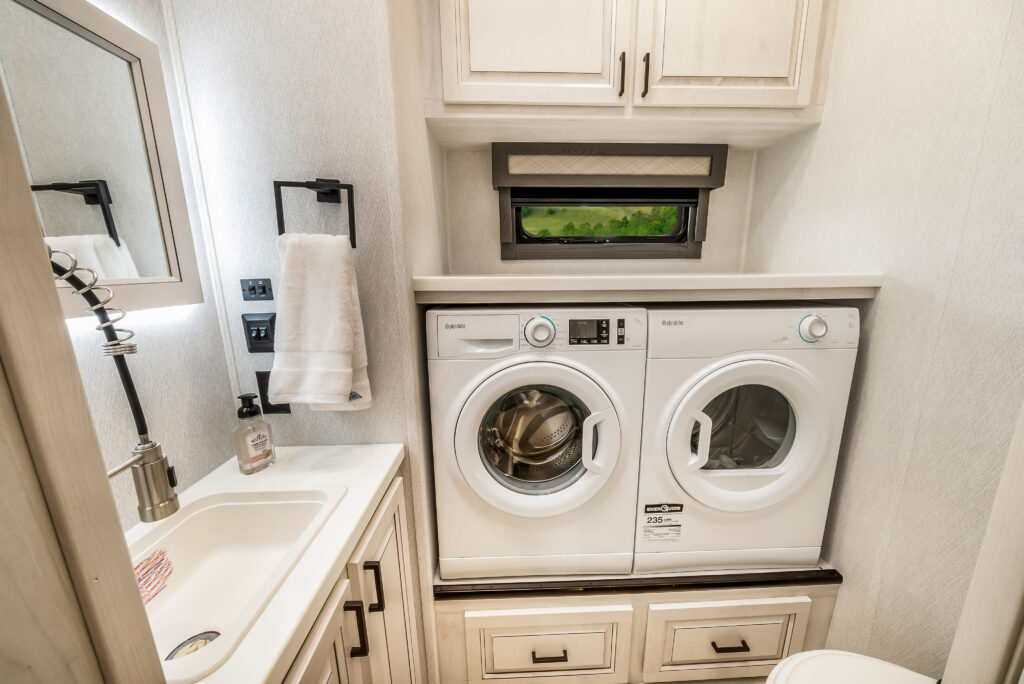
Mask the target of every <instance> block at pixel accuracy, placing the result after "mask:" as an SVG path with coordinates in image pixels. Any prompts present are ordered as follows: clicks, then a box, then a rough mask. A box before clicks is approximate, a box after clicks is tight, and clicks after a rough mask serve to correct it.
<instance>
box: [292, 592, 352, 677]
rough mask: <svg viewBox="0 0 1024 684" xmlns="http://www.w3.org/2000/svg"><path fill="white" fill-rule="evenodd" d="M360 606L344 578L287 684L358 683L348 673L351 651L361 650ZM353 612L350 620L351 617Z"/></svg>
mask: <svg viewBox="0 0 1024 684" xmlns="http://www.w3.org/2000/svg"><path fill="white" fill-rule="evenodd" d="M357 605H359V606H362V602H360V601H353V600H352V583H351V582H349V580H348V578H347V577H343V578H342V579H341V581H339V582H338V584H337V585H336V586H335V587H334V590H333V591H332V592H331V595H330V597H328V599H327V603H325V604H324V607H323V610H322V611H321V612H320V617H318V618H317V621H316V623H315V624H314V625H313V629H312V630H311V631H310V633H309V636H308V637H306V642H305V643H304V644H303V645H302V650H300V651H299V655H298V656H297V657H296V658H295V662H294V663H293V664H292V668H291V670H289V671H288V676H287V677H286V678H285V682H287V684H353V682H354V681H356V680H353V679H351V678H350V677H349V675H348V671H349V666H350V664H351V661H352V660H354V658H353V657H352V656H351V655H350V654H351V652H352V649H353V648H357V649H358V648H359V646H360V644H358V642H356V643H353V637H356V638H357V639H358V635H359V624H358V622H357V619H359V618H357V617H356V614H355V608H356V606H357ZM346 607H347V608H348V610H346ZM350 612H351V615H352V617H351V618H349V617H348V615H349V614H350ZM357 653H358V651H357Z"/></svg>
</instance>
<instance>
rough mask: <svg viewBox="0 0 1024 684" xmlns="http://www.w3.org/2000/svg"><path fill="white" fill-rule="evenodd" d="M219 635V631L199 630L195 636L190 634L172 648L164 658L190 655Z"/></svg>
mask: <svg viewBox="0 0 1024 684" xmlns="http://www.w3.org/2000/svg"><path fill="white" fill-rule="evenodd" d="M219 636H220V632H200V633H199V634H196V635H195V636H190V637H189V638H188V639H185V640H184V641H182V642H181V643H180V644H178V645H177V646H175V647H174V650H173V651H171V652H170V654H169V655H168V656H167V657H166V658H164V660H177V659H178V658H184V657H185V656H187V655H192V654H193V653H195V652H196V651H198V650H199V649H201V648H203V647H204V646H206V645H207V644H209V643H210V642H211V641H213V640H214V639H216V638H217V637H219Z"/></svg>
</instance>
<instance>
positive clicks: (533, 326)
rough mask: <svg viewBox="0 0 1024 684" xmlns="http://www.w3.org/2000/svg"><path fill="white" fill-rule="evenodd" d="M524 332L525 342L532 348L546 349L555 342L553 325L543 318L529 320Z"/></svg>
mask: <svg viewBox="0 0 1024 684" xmlns="http://www.w3.org/2000/svg"><path fill="white" fill-rule="evenodd" d="M525 332H526V341H527V342H529V343H530V344H532V345H533V346H534V347H546V346H548V345H549V344H551V343H552V342H554V341H555V324H554V323H552V322H551V321H550V320H548V319H547V318H544V317H543V316H538V317H537V318H531V319H530V320H529V322H528V323H527V324H526V331H525Z"/></svg>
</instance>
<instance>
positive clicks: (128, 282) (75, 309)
mask: <svg viewBox="0 0 1024 684" xmlns="http://www.w3.org/2000/svg"><path fill="white" fill-rule="evenodd" d="M13 1H14V2H17V3H18V4H19V5H22V6H24V7H26V8H28V9H30V10H32V11H33V12H35V13H37V14H39V15H41V16H43V17H44V18H46V19H49V20H51V21H53V22H55V23H57V24H59V25H61V26H63V27H64V28H66V29H68V30H69V31H71V32H73V33H75V34H77V35H79V36H81V37H82V38H84V39H85V40H88V41H89V42H91V43H94V44H96V45H98V46H99V47H101V48H103V49H105V50H107V51H109V52H111V53H113V54H115V55H117V56H119V57H121V58H122V59H124V60H125V61H126V62H128V65H129V67H130V68H131V76H132V81H133V83H134V85H135V96H136V100H137V102H138V107H139V119H140V120H141V122H142V131H143V136H144V138H145V140H146V147H147V150H146V152H147V155H148V158H149V166H150V174H151V176H152V181H153V194H154V196H155V197H156V204H157V212H158V214H159V216H160V223H161V225H160V232H161V234H162V236H163V243H164V251H165V254H166V256H167V266H168V271H169V275H167V276H150V277H142V278H133V279H119V278H113V279H109V280H102V281H100V284H102V285H104V286H106V287H110V289H111V290H113V292H114V299H113V300H112V302H111V305H112V306H116V307H118V308H121V309H124V310H125V311H128V312H131V311H138V310H140V309H151V308H156V307H162V306H175V305H179V304H201V303H202V302H203V290H202V284H201V282H200V280H199V267H198V264H197V262H196V253H195V245H194V243H193V241H192V228H191V225H190V223H189V217H188V206H187V204H186V201H185V187H184V181H183V180H182V177H181V167H180V165H179V163H178V150H177V145H176V144H175V140H174V126H173V123H172V119H171V110H170V104H169V101H168V96H167V87H166V84H165V82H164V74H163V67H162V65H161V61H160V49H159V48H158V47H157V45H156V43H154V42H152V41H151V40H149V39H148V38H146V37H144V36H142V35H141V34H139V33H137V32H136V31H134V30H132V29H131V28H129V27H128V26H126V25H124V24H122V23H121V22H120V21H118V20H117V19H115V18H114V17H112V16H110V15H108V14H107V13H105V12H104V11H103V10H101V9H99V8H98V7H96V6H95V5H93V4H91V3H89V2H87V0H45V1H39V0H13ZM8 95H9V94H8ZM11 108H12V110H13V108H14V104H13V102H12V103H11ZM24 161H25V160H24V159H22V162H23V163H24ZM25 170H26V175H28V176H29V177H31V170H30V169H29V168H27V166H26V169H25ZM61 180H64V179H61ZM67 180H75V179H67ZM57 285H58V294H59V297H60V302H61V306H62V307H63V309H64V315H65V317H66V318H75V317H79V316H88V315H91V314H90V313H89V312H88V311H86V310H85V307H86V304H85V302H84V300H82V298H81V297H79V296H76V295H75V294H73V293H72V291H71V288H70V287H69V286H68V285H67V284H66V283H58V284H57Z"/></svg>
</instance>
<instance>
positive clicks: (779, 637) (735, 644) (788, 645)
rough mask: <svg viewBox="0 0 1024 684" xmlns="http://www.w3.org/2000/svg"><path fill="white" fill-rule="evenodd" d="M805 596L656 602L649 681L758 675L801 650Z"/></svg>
mask: <svg viewBox="0 0 1024 684" xmlns="http://www.w3.org/2000/svg"><path fill="white" fill-rule="evenodd" d="M810 609H811V599H810V598H808V597H806V596H795V597H785V598H766V599H748V600H738V601H701V602H693V603H662V604H652V605H651V606H650V607H649V609H648V614H647V639H646V644H645V649H644V667H643V672H644V679H643V680H644V681H645V682H678V681H689V680H699V679H724V678H733V677H756V676H764V675H766V674H768V673H769V672H770V671H771V669H772V667H774V665H775V664H776V663H778V662H779V661H780V660H782V659H783V658H785V657H786V656H788V655H789V654H790V653H795V652H797V651H799V650H801V648H802V646H803V641H804V635H805V633H806V631H807V620H808V618H809V616H810Z"/></svg>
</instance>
